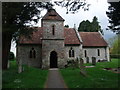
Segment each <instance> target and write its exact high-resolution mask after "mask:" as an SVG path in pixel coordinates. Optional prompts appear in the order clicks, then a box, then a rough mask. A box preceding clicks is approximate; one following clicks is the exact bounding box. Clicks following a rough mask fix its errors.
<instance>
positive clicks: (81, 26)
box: [78, 20, 91, 32]
mask: <svg viewBox="0 0 120 90" xmlns="http://www.w3.org/2000/svg"><path fill="white" fill-rule="evenodd" d="M90 30H91V23H90V21H89V20H86V21H82V22H81V23H80V24H79V27H78V31H80V32H82V31H83V32H89V31H90Z"/></svg>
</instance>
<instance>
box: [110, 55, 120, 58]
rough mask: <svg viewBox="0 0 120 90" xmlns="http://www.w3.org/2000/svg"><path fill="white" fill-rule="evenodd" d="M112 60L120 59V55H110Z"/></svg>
mask: <svg viewBox="0 0 120 90" xmlns="http://www.w3.org/2000/svg"><path fill="white" fill-rule="evenodd" d="M110 58H120V54H110Z"/></svg>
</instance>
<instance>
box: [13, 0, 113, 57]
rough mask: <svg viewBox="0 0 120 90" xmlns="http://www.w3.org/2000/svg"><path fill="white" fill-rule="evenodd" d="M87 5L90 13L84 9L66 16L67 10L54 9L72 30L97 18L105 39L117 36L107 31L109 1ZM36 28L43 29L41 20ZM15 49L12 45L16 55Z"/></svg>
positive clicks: (91, 1) (90, 2)
mask: <svg viewBox="0 0 120 90" xmlns="http://www.w3.org/2000/svg"><path fill="white" fill-rule="evenodd" d="M54 1H55V0H54ZM56 1H57V0H56ZM87 3H89V4H91V5H90V6H89V11H84V10H83V9H80V10H79V11H78V12H76V13H75V14H72V13H69V14H66V8H63V7H60V6H54V9H55V10H56V11H57V12H58V14H59V15H60V16H61V17H63V19H65V21H64V25H69V27H70V28H74V24H75V25H76V28H78V26H79V24H80V22H82V21H83V20H89V21H92V19H93V17H94V16H96V17H97V18H98V22H99V24H100V26H101V28H102V29H103V31H104V38H105V39H106V40H108V39H109V38H111V37H113V36H114V35H115V34H114V33H113V32H112V31H110V30H106V28H107V26H108V25H109V21H108V17H107V15H106V11H108V6H109V4H108V3H107V0H87ZM46 12H47V11H46V10H44V11H42V12H41V15H42V16H44V15H45V14H46ZM35 26H38V27H41V19H40V20H39V22H38V24H36V25H35ZM15 47H16V44H15V43H12V45H11V51H12V52H14V53H15V55H16V48H15Z"/></svg>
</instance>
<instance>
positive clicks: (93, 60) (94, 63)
mask: <svg viewBox="0 0 120 90" xmlns="http://www.w3.org/2000/svg"><path fill="white" fill-rule="evenodd" d="M92 65H96V58H95V57H92Z"/></svg>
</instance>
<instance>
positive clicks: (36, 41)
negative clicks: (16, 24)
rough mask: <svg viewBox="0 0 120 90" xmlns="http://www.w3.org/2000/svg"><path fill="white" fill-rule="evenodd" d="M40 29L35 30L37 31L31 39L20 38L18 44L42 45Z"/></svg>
mask: <svg viewBox="0 0 120 90" xmlns="http://www.w3.org/2000/svg"><path fill="white" fill-rule="evenodd" d="M42 31H43V30H42V28H41V27H39V28H37V31H34V32H33V34H32V35H31V39H28V38H25V37H24V36H21V38H20V41H19V43H20V44H41V43H42Z"/></svg>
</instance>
